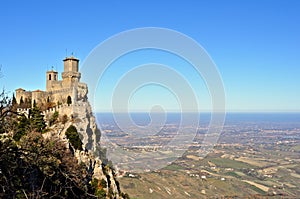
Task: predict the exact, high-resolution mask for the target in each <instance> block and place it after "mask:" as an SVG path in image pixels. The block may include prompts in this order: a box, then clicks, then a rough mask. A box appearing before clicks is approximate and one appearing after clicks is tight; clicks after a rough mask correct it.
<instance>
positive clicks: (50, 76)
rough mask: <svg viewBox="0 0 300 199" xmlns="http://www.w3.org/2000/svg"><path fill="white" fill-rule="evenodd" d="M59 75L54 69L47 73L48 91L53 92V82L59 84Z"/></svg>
mask: <svg viewBox="0 0 300 199" xmlns="http://www.w3.org/2000/svg"><path fill="white" fill-rule="evenodd" d="M57 80H58V73H57V72H56V71H54V70H53V69H52V70H50V71H47V72H46V91H49V90H51V88H52V85H53V82H57Z"/></svg>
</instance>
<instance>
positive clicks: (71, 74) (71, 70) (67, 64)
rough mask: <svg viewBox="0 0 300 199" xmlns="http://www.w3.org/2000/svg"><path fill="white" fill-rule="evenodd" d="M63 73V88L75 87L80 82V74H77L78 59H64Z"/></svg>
mask: <svg viewBox="0 0 300 199" xmlns="http://www.w3.org/2000/svg"><path fill="white" fill-rule="evenodd" d="M63 61H64V72H63V73H62V80H63V84H64V86H70V87H71V86H72V85H74V84H75V85H76V84H77V83H78V82H80V77H81V74H80V73H79V72H78V64H79V59H76V58H75V57H73V56H71V57H66V58H65V59H64V60H63Z"/></svg>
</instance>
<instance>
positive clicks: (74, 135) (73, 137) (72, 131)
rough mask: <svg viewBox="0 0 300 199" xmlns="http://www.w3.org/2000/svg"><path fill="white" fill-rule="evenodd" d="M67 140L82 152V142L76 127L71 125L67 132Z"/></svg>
mask: <svg viewBox="0 0 300 199" xmlns="http://www.w3.org/2000/svg"><path fill="white" fill-rule="evenodd" d="M66 136H67V139H68V140H69V141H70V143H71V145H72V146H73V147H74V148H75V149H79V150H82V141H81V140H80V137H79V134H78V132H77V129H76V127H75V126H73V125H71V126H69V128H68V129H67V131H66Z"/></svg>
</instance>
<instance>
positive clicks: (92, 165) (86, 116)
mask: <svg viewBox="0 0 300 199" xmlns="http://www.w3.org/2000/svg"><path fill="white" fill-rule="evenodd" d="M55 111H57V112H58V113H59V115H60V116H59V118H62V117H63V116H67V117H68V120H67V121H65V122H62V121H61V120H62V119H60V120H59V122H57V123H56V124H54V125H52V126H50V129H51V131H49V132H48V133H46V134H44V135H45V137H47V136H52V135H58V136H59V138H60V139H62V140H64V141H65V142H66V145H68V147H70V150H72V151H73V153H74V155H75V157H76V158H77V159H78V161H79V163H83V164H85V165H86V168H87V171H88V172H89V173H90V174H91V176H92V178H93V179H97V180H98V182H100V181H102V182H104V181H105V183H102V184H105V185H106V187H104V190H105V191H106V196H107V198H124V196H125V194H123V193H122V192H121V190H120V186H119V183H118V181H117V180H116V176H115V173H114V170H113V169H112V168H111V167H109V166H108V165H106V164H104V162H103V160H102V159H101V158H100V157H99V156H97V155H96V154H97V150H99V149H100V147H101V146H100V144H99V143H100V137H101V134H100V131H99V130H98V129H97V125H96V121H95V117H94V115H93V113H92V110H91V106H90V104H89V102H88V101H78V102H77V103H76V104H73V105H69V106H61V107H57V108H55V109H52V111H48V112H47V113H45V118H46V119H49V118H51V116H52V115H53V114H54V112H55ZM70 125H73V126H75V127H76V129H77V131H78V134H79V137H80V138H81V140H82V142H83V150H75V149H74V148H73V147H72V146H71V145H70V143H69V141H68V139H67V138H66V136H65V133H66V130H67V129H68V127H69V126H70ZM106 163H107V161H106ZM103 180H104V181H103Z"/></svg>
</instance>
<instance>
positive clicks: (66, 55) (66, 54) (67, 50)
mask: <svg viewBox="0 0 300 199" xmlns="http://www.w3.org/2000/svg"><path fill="white" fill-rule="evenodd" d="M66 57H68V49H67V48H66Z"/></svg>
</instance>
